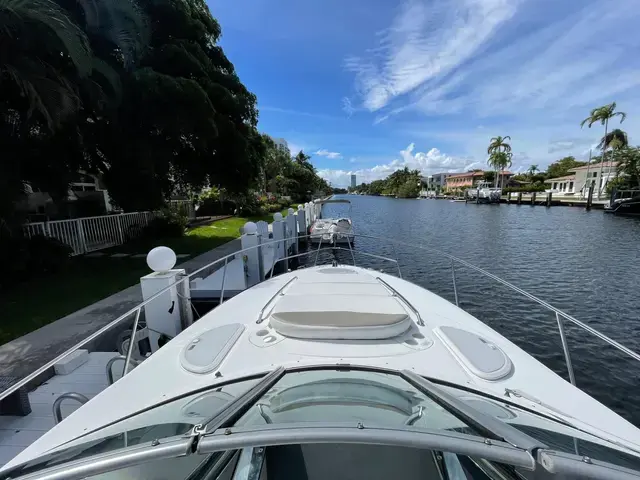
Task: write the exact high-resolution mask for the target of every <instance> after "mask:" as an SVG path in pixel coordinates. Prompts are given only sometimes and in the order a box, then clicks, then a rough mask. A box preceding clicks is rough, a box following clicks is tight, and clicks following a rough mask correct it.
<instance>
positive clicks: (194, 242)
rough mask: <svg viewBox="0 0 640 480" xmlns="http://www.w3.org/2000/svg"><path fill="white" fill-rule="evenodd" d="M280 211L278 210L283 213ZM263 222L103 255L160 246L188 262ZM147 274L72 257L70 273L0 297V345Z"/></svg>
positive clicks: (128, 263) (116, 262)
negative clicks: (179, 255) (241, 230)
mask: <svg viewBox="0 0 640 480" xmlns="http://www.w3.org/2000/svg"><path fill="white" fill-rule="evenodd" d="M284 212H285V211H284V210H283V213H284ZM272 219H273V216H272V215H268V216H263V217H248V218H243V217H232V218H227V219H224V220H218V221H216V222H213V223H211V224H209V225H204V226H201V227H197V228H194V229H191V230H189V231H188V232H187V234H186V235H185V236H184V237H181V238H166V239H162V238H159V239H154V240H151V241H144V242H142V241H138V242H130V243H129V244H126V245H121V246H119V247H114V248H112V249H109V250H108V251H107V253H115V252H126V253H147V252H148V251H149V250H150V249H151V248H153V247H155V246H158V245H165V246H167V247H170V248H172V249H173V250H174V251H175V252H176V253H178V254H180V253H188V254H191V257H190V258H193V257H195V256H197V255H199V254H201V253H204V252H207V251H209V250H211V249H213V248H215V247H217V246H219V245H222V244H224V243H227V242H229V241H231V240H233V239H234V238H238V237H239V236H240V227H242V226H244V224H245V223H246V222H248V221H258V220H265V221H271V220H272ZM147 273H149V267H148V266H147V264H146V261H145V259H144V258H111V257H101V258H88V257H86V256H79V257H74V258H73V259H72V262H71V265H70V267H69V268H67V269H65V270H64V271H63V272H58V273H56V274H53V275H48V276H43V277H40V278H34V279H31V280H29V281H28V282H24V283H20V284H17V285H15V286H13V287H12V288H11V289H10V290H8V291H6V292H0V312H2V322H1V323H0V344H3V343H6V342H8V341H10V340H12V339H14V338H17V337H20V336H22V335H24V334H26V333H29V332H31V331H33V330H36V329H37V328H40V327H42V326H44V325H46V324H48V323H50V322H53V321H54V320H57V319H59V318H61V317H64V316H65V315H68V314H70V313H73V312H75V311H76V310H79V309H81V308H83V307H86V306H87V305H90V304H92V303H94V302H97V301H98V300H101V299H103V298H105V297H108V296H109V295H112V294H114V293H116V292H119V291H120V290H123V289H125V288H127V287H129V286H131V285H135V284H136V283H138V281H139V280H140V277H142V276H144V275H146V274H147Z"/></svg>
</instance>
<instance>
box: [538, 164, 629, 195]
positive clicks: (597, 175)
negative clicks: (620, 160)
mask: <svg viewBox="0 0 640 480" xmlns="http://www.w3.org/2000/svg"><path fill="white" fill-rule="evenodd" d="M616 166H617V163H616V162H604V163H592V164H590V165H585V166H584V167H576V168H572V169H571V170H569V175H565V176H562V177H556V178H549V179H548V180H546V181H545V183H547V184H549V188H548V189H547V192H552V193H553V194H554V195H556V196H579V197H586V196H587V193H588V191H589V187H590V186H591V185H594V190H593V198H604V197H606V196H607V194H606V192H605V191H606V188H607V183H608V182H609V181H610V180H611V179H613V178H615V176H616ZM601 170H602V174H601ZM598 193H600V194H599V195H598Z"/></svg>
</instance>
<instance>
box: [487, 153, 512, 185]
mask: <svg viewBox="0 0 640 480" xmlns="http://www.w3.org/2000/svg"><path fill="white" fill-rule="evenodd" d="M512 158H513V154H512V153H511V152H495V153H493V154H492V155H491V163H492V165H493V166H494V167H495V168H496V169H497V170H498V172H500V173H499V174H498V176H499V178H500V188H503V187H504V175H501V173H502V172H503V171H504V170H506V169H507V168H510V167H511V165H513V162H512V161H511V160H512Z"/></svg>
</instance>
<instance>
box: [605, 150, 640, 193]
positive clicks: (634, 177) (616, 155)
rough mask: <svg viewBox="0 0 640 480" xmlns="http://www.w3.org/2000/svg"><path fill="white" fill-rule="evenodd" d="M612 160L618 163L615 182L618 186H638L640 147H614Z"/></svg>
mask: <svg viewBox="0 0 640 480" xmlns="http://www.w3.org/2000/svg"><path fill="white" fill-rule="evenodd" d="M611 156H612V160H613V161H615V162H617V163H618V166H617V169H616V182H615V183H616V184H617V187H618V188H634V189H637V188H640V147H622V148H618V149H615V150H614V151H613V152H612V153H611Z"/></svg>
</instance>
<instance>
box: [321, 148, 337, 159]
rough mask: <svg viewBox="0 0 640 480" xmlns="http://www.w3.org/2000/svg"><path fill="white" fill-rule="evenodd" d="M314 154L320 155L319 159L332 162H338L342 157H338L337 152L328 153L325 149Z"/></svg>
mask: <svg viewBox="0 0 640 480" xmlns="http://www.w3.org/2000/svg"><path fill="white" fill-rule="evenodd" d="M315 154H316V155H320V156H321V157H327V158H330V159H332V160H339V159H341V158H342V155H340V153H339V152H330V151H329V150H327V149H326V148H322V149H320V150H318V151H317V152H315Z"/></svg>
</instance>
